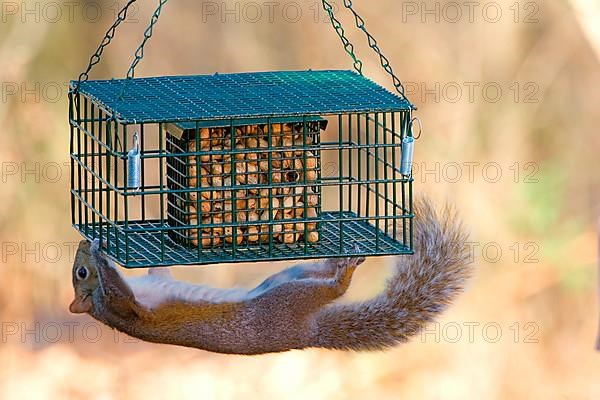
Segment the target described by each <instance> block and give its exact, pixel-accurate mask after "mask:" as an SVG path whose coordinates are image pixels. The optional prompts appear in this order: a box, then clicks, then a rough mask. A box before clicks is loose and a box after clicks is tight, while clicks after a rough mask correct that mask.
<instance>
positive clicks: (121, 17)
mask: <svg viewBox="0 0 600 400" xmlns="http://www.w3.org/2000/svg"><path fill="white" fill-rule="evenodd" d="M136 1H137V0H129V1H128V2H127V4H125V6H124V7H123V8H122V9H121V10H120V11H119V13H118V14H117V19H116V20H115V22H114V23H113V24H112V26H111V27H110V28H109V29H108V31H106V34H105V35H104V38H103V39H102V42H100V46H98V49H97V50H96V52H95V53H94V54H93V55H92V56H91V57H90V62H89V64H88V66H87V68H86V70H85V72H82V73H81V74H80V75H79V79H78V81H77V84H76V85H75V88H74V92H77V91H79V87H80V86H81V83H82V82H85V81H87V80H88V79H89V77H90V75H89V74H90V72H91V70H92V68H93V67H94V65H96V64H98V63H99V62H100V59H101V58H102V53H104V49H105V48H106V47H107V46H108V45H109V44H110V43H111V42H112V39H113V38H114V37H115V33H116V30H117V28H118V27H119V25H121V23H122V22H123V21H125V20H126V19H127V12H128V11H129V8H130V7H131V5H132V4H133V3H135V2H136Z"/></svg>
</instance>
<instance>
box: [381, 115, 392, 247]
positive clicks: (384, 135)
mask: <svg viewBox="0 0 600 400" xmlns="http://www.w3.org/2000/svg"><path fill="white" fill-rule="evenodd" d="M381 136H382V138H383V142H384V144H387V114H383V132H381ZM387 164H388V150H387V149H386V148H384V149H383V180H385V181H386V182H388V180H389V176H388V168H387V167H386V165H387ZM383 188H384V198H386V199H389V195H390V193H389V184H388V183H386V184H384V186H383ZM385 216H386V217H387V216H389V208H388V205H387V204H385ZM385 234H386V235H388V236H389V234H390V227H389V225H386V226H385Z"/></svg>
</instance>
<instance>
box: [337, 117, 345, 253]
mask: <svg viewBox="0 0 600 400" xmlns="http://www.w3.org/2000/svg"><path fill="white" fill-rule="evenodd" d="M343 125H344V121H343V119H342V116H341V115H339V116H338V139H339V145H340V149H339V150H338V163H339V164H338V175H339V180H340V187H339V207H340V208H339V216H340V221H339V224H340V254H341V253H344V223H343V222H342V212H343V209H344V189H343V187H342V186H341V183H342V171H343V170H344V158H343V155H344V154H343V150H342V149H341V146H342V143H343V135H344V126H343Z"/></svg>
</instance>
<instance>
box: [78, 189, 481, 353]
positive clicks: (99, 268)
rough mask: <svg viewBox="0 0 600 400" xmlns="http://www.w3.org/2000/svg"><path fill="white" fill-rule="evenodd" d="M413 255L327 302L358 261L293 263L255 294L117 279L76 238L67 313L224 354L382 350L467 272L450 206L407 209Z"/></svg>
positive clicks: (428, 317) (158, 279) (159, 272)
mask: <svg viewBox="0 0 600 400" xmlns="http://www.w3.org/2000/svg"><path fill="white" fill-rule="evenodd" d="M414 211H415V215H416V218H415V223H414V248H415V254H414V255H413V256H405V257H398V258H396V267H395V272H394V274H393V276H392V277H391V278H390V279H389V280H388V282H387V288H386V289H385V290H384V291H383V292H382V293H380V294H379V295H377V296H376V297H374V298H372V299H370V300H367V301H363V302H356V303H349V304H340V303H334V301H335V300H336V299H338V298H339V297H340V296H342V295H343V294H344V293H345V292H346V290H347V289H348V286H349V285H350V282H351V279H352V274H353V273H354V271H355V269H356V267H357V266H358V265H360V264H361V263H362V262H363V261H364V259H363V258H342V259H326V260H322V261H317V262H314V263H308V264H301V265H298V266H295V267H292V268H289V269H287V270H284V271H282V272H280V273H278V274H275V275H273V276H271V277H269V278H268V279H267V280H266V281H264V282H263V283H262V284H260V285H259V286H258V287H257V288H255V289H253V290H250V291H246V290H242V289H228V290H227V289H213V288H207V287H204V286H194V285H191V284H186V283H183V282H178V281H175V280H173V279H172V278H171V277H170V274H169V272H168V270H165V269H151V270H150V272H149V274H148V275H147V276H144V277H141V278H124V277H123V276H122V275H121V274H120V273H119V271H118V269H117V268H116V267H115V265H114V264H113V263H112V261H110V260H108V259H107V258H106V257H105V256H104V255H103V254H102V253H101V252H100V251H99V243H98V241H95V242H94V243H92V244H90V243H89V242H87V241H82V242H81V243H80V245H79V248H78V250H77V255H76V258H75V264H74V266H73V286H74V289H75V299H74V300H73V302H72V304H71V306H70V310H71V312H73V313H88V314H90V315H91V316H92V317H94V318H96V319H97V320H99V321H101V322H103V323H105V324H107V325H109V326H110V327H113V328H115V329H117V330H119V331H122V332H124V333H127V334H129V335H131V336H133V337H137V338H139V339H142V340H145V341H148V342H155V343H166V344H173V345H180V346H187V347H194V348H198V349H204V350H208V351H213V352H218V353H228V354H247V355H251V354H262V353H271V352H281V351H287V350H291V349H303V348H309V347H320V348H327V349H341V350H381V349H385V348H389V347H392V346H394V345H397V344H399V343H402V342H406V341H407V340H408V339H409V338H410V337H411V336H414V335H415V334H417V333H418V332H419V331H420V330H421V329H422V328H423V327H424V325H425V324H426V323H428V322H430V321H432V320H433V319H434V318H435V317H436V316H437V315H438V314H440V313H441V312H442V311H443V310H444V309H445V308H446V306H447V305H448V304H449V303H450V302H451V301H452V300H453V299H454V298H455V297H456V295H457V294H458V293H459V292H460V291H461V290H462V287H463V284H464V282H465V280H466V278H467V277H468V276H469V275H470V271H471V267H470V262H469V254H468V249H467V247H466V241H467V234H466V233H465V230H464V228H463V225H462V224H461V223H460V222H459V221H458V220H457V219H456V217H455V214H454V213H453V212H452V211H450V210H449V209H448V208H446V210H445V211H444V212H443V213H441V215H438V213H437V212H436V210H435V209H434V207H433V206H432V205H431V203H430V202H429V201H427V200H419V201H417V202H416V204H415V207H414Z"/></svg>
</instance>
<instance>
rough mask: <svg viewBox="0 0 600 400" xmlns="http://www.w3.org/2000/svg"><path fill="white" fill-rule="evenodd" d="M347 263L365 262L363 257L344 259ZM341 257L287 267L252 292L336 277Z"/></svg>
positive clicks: (358, 263)
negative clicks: (298, 281) (301, 281)
mask: <svg viewBox="0 0 600 400" xmlns="http://www.w3.org/2000/svg"><path fill="white" fill-rule="evenodd" d="M342 260H344V261H342V262H345V263H348V264H355V265H356V266H358V265H360V264H362V263H363V262H364V257H363V258H345V259H342ZM339 262H340V259H333V258H332V259H326V260H320V261H316V262H310V263H304V264H299V265H295V266H293V267H291V268H287V269H285V270H283V271H281V272H279V273H277V274H274V275H272V276H270V277H269V278H267V279H266V280H265V281H264V282H262V283H261V284H260V285H258V286H257V287H256V288H255V289H253V290H252V291H251V292H252V293H254V294H255V295H256V294H258V293H264V292H266V291H268V290H269V289H272V288H274V287H275V286H277V285H281V284H283V283H286V282H291V281H295V280H301V279H331V278H334V277H335V276H336V274H337V271H338V264H339Z"/></svg>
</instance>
